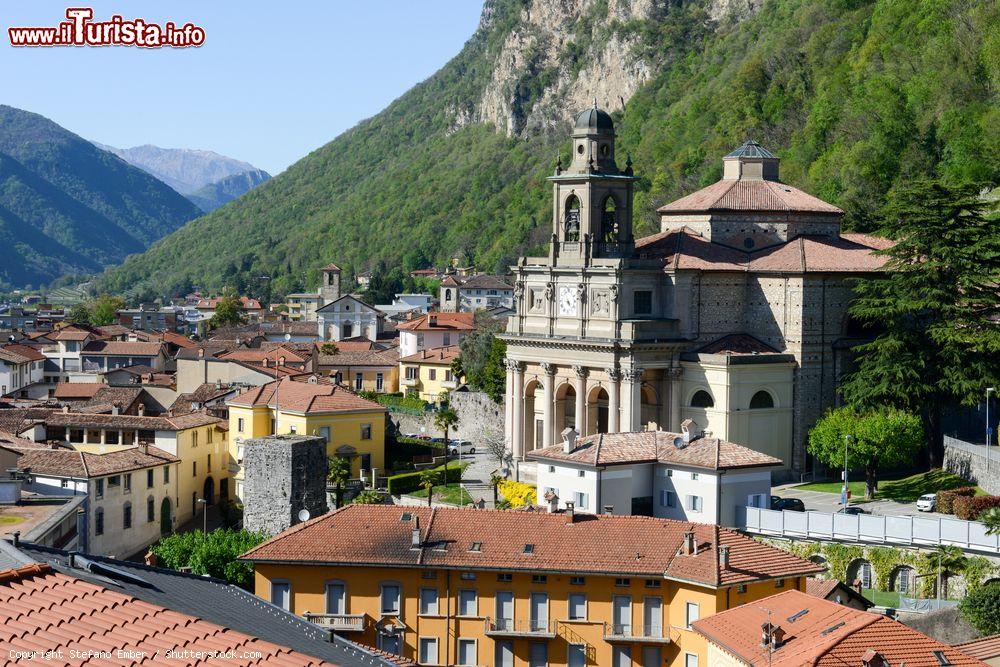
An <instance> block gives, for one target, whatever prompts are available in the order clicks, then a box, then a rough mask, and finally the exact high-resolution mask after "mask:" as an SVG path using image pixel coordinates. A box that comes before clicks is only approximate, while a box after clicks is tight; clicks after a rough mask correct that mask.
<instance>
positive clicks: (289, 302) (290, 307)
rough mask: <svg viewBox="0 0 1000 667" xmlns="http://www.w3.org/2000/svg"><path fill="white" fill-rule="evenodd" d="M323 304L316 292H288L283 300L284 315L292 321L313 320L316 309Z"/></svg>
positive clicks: (314, 319)
mask: <svg viewBox="0 0 1000 667" xmlns="http://www.w3.org/2000/svg"><path fill="white" fill-rule="evenodd" d="M322 305H323V297H322V296H321V295H320V294H319V293H318V292H302V293H296V294H289V295H288V297H287V298H286V301H285V308H286V309H287V310H286V312H285V315H286V317H287V318H288V319H289V320H291V321H292V322H299V321H304V322H315V321H316V311H317V310H318V309H319V308H320V307H321V306H322Z"/></svg>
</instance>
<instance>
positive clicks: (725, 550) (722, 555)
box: [719, 547, 729, 569]
mask: <svg viewBox="0 0 1000 667" xmlns="http://www.w3.org/2000/svg"><path fill="white" fill-rule="evenodd" d="M719 567H721V568H723V569H726V568H728V567H729V547H719Z"/></svg>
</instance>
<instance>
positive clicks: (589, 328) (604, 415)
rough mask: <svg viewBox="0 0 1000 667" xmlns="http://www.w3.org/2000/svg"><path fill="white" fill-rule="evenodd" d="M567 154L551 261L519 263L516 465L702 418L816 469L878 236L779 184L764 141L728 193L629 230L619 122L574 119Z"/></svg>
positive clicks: (749, 148)
mask: <svg viewBox="0 0 1000 667" xmlns="http://www.w3.org/2000/svg"><path fill="white" fill-rule="evenodd" d="M572 138H573V153H572V154H573V157H572V160H571V162H570V164H569V165H567V166H565V167H564V165H563V164H562V163H561V161H560V164H559V165H558V166H557V168H556V172H555V174H554V175H553V176H551V177H550V178H549V181H550V183H551V184H552V188H553V200H552V234H551V241H550V244H549V252H548V255H547V256H545V257H522V258H520V260H519V261H518V263H517V265H516V266H514V267H512V269H513V273H514V279H515V292H514V293H515V301H516V311H517V312H516V315H514V316H513V317H511V318H510V320H509V323H508V328H507V331H506V333H505V334H504V335H503V338H504V340H505V341H506V342H507V350H508V359H507V400H506V435H507V441H508V443H509V446H510V447H511V450H512V453H513V455H514V457H515V458H516V459H518V460H523V459H524V457H525V456H526V454H527V453H528V452H530V451H533V450H535V449H538V448H541V447H548V446H551V445H553V444H554V443H556V442H558V441H559V434H560V433H561V431H562V430H563V429H564V428H567V427H573V428H574V429H576V431H577V432H578V433H579V434H580V435H581V436H587V435H591V434H594V433H605V432H607V433H615V432H623V431H641V430H646V429H663V430H669V431H678V430H679V429H680V424H681V422H682V421H684V420H686V419H692V420H693V421H694V422H696V423H697V424H698V425H699V426H700V427H702V428H704V429H705V430H706V431H709V432H713V433H714V434H715V435H716V436H717V437H720V438H724V439H726V440H729V441H732V442H737V443H740V444H742V445H745V446H747V447H750V448H751V449H753V450H756V451H759V452H763V453H765V454H767V455H770V456H773V457H775V458H778V459H781V460H782V461H784V462H785V467H784V468H783V469H782V471H780V472H779V473H778V476H791V475H792V474H798V473H800V472H804V471H806V470H807V469H808V468H809V466H810V465H811V463H810V462H808V461H807V457H806V453H805V441H806V436H807V433H808V428H809V427H810V426H811V425H812V424H813V423H814V422H815V420H816V419H817V418H818V417H819V416H820V415H821V414H822V412H823V410H825V409H826V408H827V407H829V406H831V405H833V404H834V402H835V395H836V389H837V385H838V383H839V381H840V378H841V377H842V376H843V375H844V373H845V372H846V371H848V370H849V369H850V366H851V353H850V348H851V347H853V346H854V345H856V344H857V343H858V342H860V341H861V340H864V336H865V332H864V331H862V330H861V329H860V328H859V327H857V326H856V325H855V324H853V323H852V322H851V321H850V318H849V317H848V316H847V308H848V306H849V303H850V299H851V284H850V280H851V279H852V278H856V277H858V276H861V275H864V274H871V273H873V272H876V271H878V270H880V269H881V267H882V265H883V263H884V261H885V260H884V258H882V257H880V256H878V255H875V254H873V252H874V251H875V250H878V249H881V248H885V247H887V245H888V244H887V242H886V241H885V240H884V239H879V238H875V237H871V236H867V235H862V234H842V233H841V232H840V223H841V218H842V216H843V212H842V211H841V210H840V209H839V208H837V207H835V206H833V205H831V204H828V203H826V202H823V201H821V200H819V199H817V198H816V197H813V196H811V195H809V194H807V193H805V192H803V191H801V190H798V189H796V188H794V187H792V186H790V185H786V184H784V183H782V182H780V181H779V180H778V166H779V160H778V158H777V157H775V156H774V155H773V154H772V153H770V152H769V151H767V150H766V149H765V148H763V147H762V146H760V145H759V144H757V143H756V142H753V141H747V142H746V143H744V144H743V145H742V146H740V147H739V148H737V149H736V150H735V151H733V152H732V153H730V154H729V155H726V156H725V157H724V158H723V178H722V179H721V180H720V181H718V182H717V183H715V184H713V185H710V186H708V187H707V188H704V189H702V190H699V191H697V192H695V193H693V194H690V195H688V196H686V197H683V198H681V199H679V200H677V201H674V202H671V203H669V204H667V205H665V206H663V207H661V208H660V209H658V214H659V216H660V231H659V232H658V233H657V234H654V235H652V236H648V237H645V238H640V239H636V238H634V236H633V231H632V220H633V193H634V188H635V183H636V181H637V180H638V178H637V176H636V175H635V174H634V173H633V170H632V164H631V161H630V160H627V161H626V163H625V168H624V169H620V168H619V166H618V163H617V161H616V159H615V131H614V124H613V122H612V119H611V117H610V116H609V115H608V114H607V113H605V112H603V111H601V110H599V109H597V108H593V109H589V110H587V111H585V112H583V113H582V114H581V115H580V116H579V117H578V118H577V120H576V124H575V129H574V131H573V134H572Z"/></svg>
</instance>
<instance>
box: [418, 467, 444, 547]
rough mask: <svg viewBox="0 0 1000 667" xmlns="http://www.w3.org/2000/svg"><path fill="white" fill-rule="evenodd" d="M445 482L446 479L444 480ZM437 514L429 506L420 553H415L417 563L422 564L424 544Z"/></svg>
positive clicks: (427, 540) (429, 536) (427, 539)
mask: <svg viewBox="0 0 1000 667" xmlns="http://www.w3.org/2000/svg"><path fill="white" fill-rule="evenodd" d="M445 481H446V482H447V480H445ZM428 497H430V492H429V491H428ZM436 516H437V511H436V508H434V507H433V506H431V517H430V518H429V519H427V527H426V528H424V539H422V540H420V553H419V554H417V565H423V562H424V544H425V543H427V542H429V541H430V538H431V529H432V528H433V527H434V517H436Z"/></svg>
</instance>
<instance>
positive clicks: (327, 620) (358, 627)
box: [305, 613, 365, 632]
mask: <svg viewBox="0 0 1000 667" xmlns="http://www.w3.org/2000/svg"><path fill="white" fill-rule="evenodd" d="M305 619H306V620H307V621H309V622H310V623H315V624H316V625H318V626H320V627H323V628H330V629H331V630H333V631H334V632H364V629H365V615H364V614H309V613H306V614H305Z"/></svg>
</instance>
